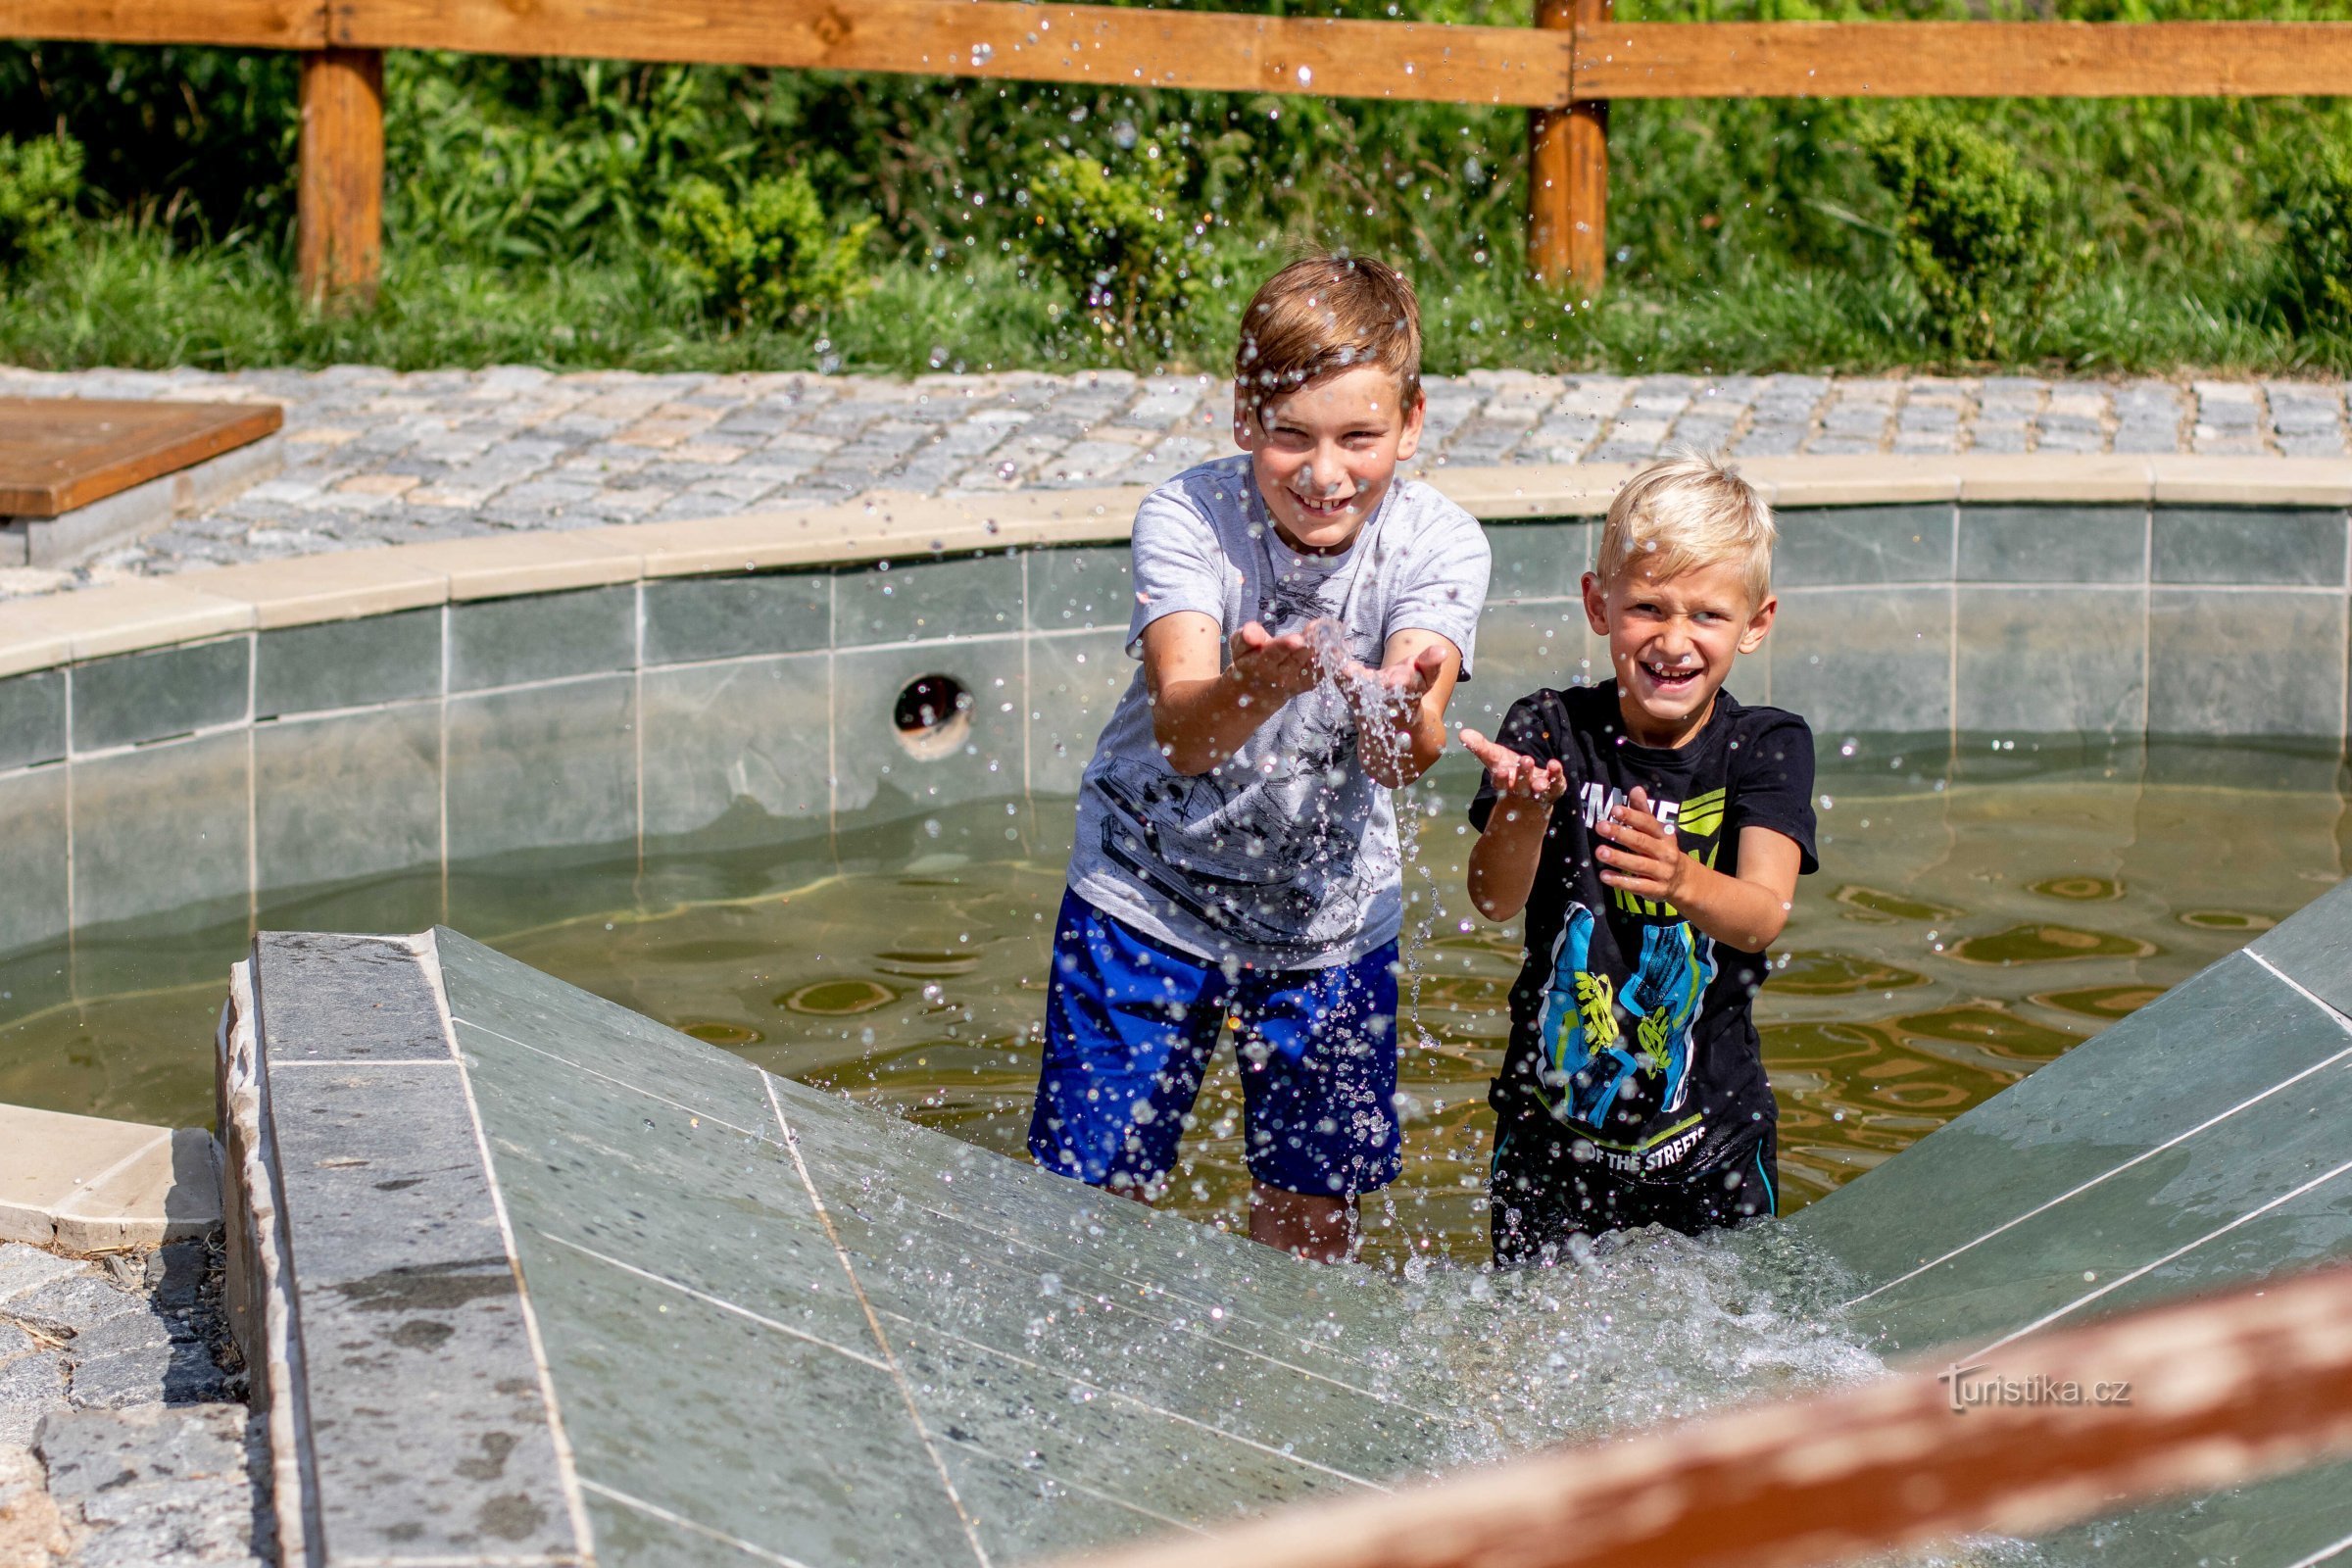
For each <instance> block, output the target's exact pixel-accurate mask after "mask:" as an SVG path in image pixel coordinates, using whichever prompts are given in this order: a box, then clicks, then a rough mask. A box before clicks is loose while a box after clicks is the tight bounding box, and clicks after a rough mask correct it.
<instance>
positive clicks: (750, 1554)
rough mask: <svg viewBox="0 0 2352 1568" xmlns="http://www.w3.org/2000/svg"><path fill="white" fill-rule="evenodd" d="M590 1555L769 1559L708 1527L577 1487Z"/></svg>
mask: <svg viewBox="0 0 2352 1568" xmlns="http://www.w3.org/2000/svg"><path fill="white" fill-rule="evenodd" d="M582 1492H583V1496H582V1501H583V1503H584V1504H585V1506H586V1507H587V1510H588V1528H589V1531H590V1533H591V1534H592V1535H594V1536H595V1537H596V1560H597V1561H598V1562H599V1563H604V1564H611V1565H612V1568H772V1565H773V1563H774V1559H773V1558H771V1557H765V1556H761V1555H760V1554H759V1553H757V1552H755V1551H753V1550H751V1549H749V1548H747V1547H744V1546H740V1545H737V1544H733V1543H732V1542H729V1541H727V1540H725V1539H723V1538H722V1537H720V1536H718V1535H716V1534H715V1533H713V1532H711V1531H710V1530H709V1529H707V1528H705V1529H697V1528H694V1527H692V1526H689V1525H684V1524H679V1523H677V1522H675V1521H673V1520H670V1519H664V1518H662V1517H661V1516H659V1515H658V1514H655V1513H652V1512H650V1511H648V1510H647V1509H646V1508H645V1507H644V1506H643V1505H642V1504H639V1503H635V1502H634V1501H633V1500H628V1501H624V1500H620V1499H617V1498H615V1497H613V1496H611V1495H608V1494H606V1493H602V1492H599V1491H597V1490H596V1489H594V1488H592V1487H591V1488H583V1489H582Z"/></svg>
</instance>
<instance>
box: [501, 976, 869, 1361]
mask: <svg viewBox="0 0 2352 1568" xmlns="http://www.w3.org/2000/svg"><path fill="white" fill-rule="evenodd" d="M458 1039H459V1043H460V1045H461V1047H462V1048H463V1049H464V1051H465V1054H466V1064H467V1068H468V1071H469V1072H470V1073H471V1075H472V1079H473V1086H474V1095H475V1099H476V1103H477V1105H478V1107H479V1109H480V1113H481V1117H482V1127H483V1131H484V1133H485V1135H486V1136H487V1137H488V1138H489V1140H490V1149H491V1154H492V1156H493V1158H494V1159H496V1160H497V1162H498V1168H499V1180H500V1185H501V1187H502V1189H503V1190H504V1192H505V1193H506V1198H507V1206H508V1210H509V1212H510V1213H511V1214H512V1215H513V1216H514V1218H515V1223H516V1224H518V1225H524V1226H529V1227H531V1228H533V1229H535V1230H537V1231H540V1232H543V1233H545V1234H546V1235H549V1236H552V1237H556V1238H558V1239H560V1240H562V1241H564V1242H567V1243H570V1244H572V1245H574V1246H576V1247H579V1248H584V1249H586V1250H589V1251H592V1252H597V1253H602V1254H603V1255H605V1256H607V1257H610V1258H615V1259H618V1260H619V1261H620V1262H623V1263H626V1264H628V1265H630V1266H631V1267H635V1268H640V1269H644V1270H646V1271H648V1272H649V1273H654V1274H658V1275H660V1276H662V1278H664V1279H668V1280H674V1281H677V1282H678V1283H680V1284H683V1285H687V1286H690V1287H692V1288H694V1289H696V1290H699V1291H703V1292H706V1293H710V1294H714V1295H721V1296H724V1297H726V1298H727V1299H729V1300H732V1301H734V1302H736V1303H737V1304H738V1305H741V1306H745V1307H748V1308H750V1309H751V1310H753V1311H756V1312H758V1313H760V1315H761V1316H763V1317H765V1318H768V1319H770V1320H771V1321H774V1322H779V1323H782V1324H784V1325H786V1326H787V1327H789V1328H792V1329H794V1330H797V1331H799V1332H800V1333H802V1334H806V1335H809V1336H810V1337H812V1338H815V1339H818V1340H822V1341H824V1342H825V1343H827V1344H830V1345H835V1346H841V1347H845V1348H853V1349H858V1350H860V1351H861V1352H864V1353H870V1352H871V1350H872V1345H871V1343H870V1342H871V1334H870V1330H869V1329H868V1326H867V1323H866V1319H865V1315H864V1313H863V1311H862V1310H861V1309H860V1307H859V1306H858V1300H857V1297H856V1295H855V1294H854V1293H853V1292H852V1290H851V1289H850V1282H849V1277H848V1275H847V1274H846V1273H844V1272H843V1270H842V1267H841V1262H840V1259H839V1258H838V1257H837V1256H836V1254H835V1253H834V1250H833V1245H832V1242H831V1241H830V1240H829V1239H828V1237H827V1235H826V1232H825V1228H824V1226H823V1224H822V1222H821V1221H820V1220H819V1219H818V1218H817V1215H816V1209H815V1205H814V1204H813V1203H812V1202H811V1201H810V1200H809V1192H808V1188H807V1187H806V1186H805V1185H804V1184H803V1183H802V1181H801V1179H800V1175H799V1171H798V1168H797V1167H796V1166H795V1165H794V1163H793V1160H792V1156H791V1154H790V1152H788V1151H787V1150H786V1149H785V1148H784V1145H783V1142H782V1140H781V1138H779V1137H778V1136H776V1134H775V1132H774V1125H775V1124H774V1120H773V1118H772V1117H769V1118H766V1125H765V1126H764V1127H761V1126H760V1125H759V1124H758V1123H756V1122H755V1123H754V1124H753V1125H752V1126H751V1127H749V1128H745V1127H743V1126H741V1122H742V1121H747V1120H750V1119H751V1118H750V1117H749V1116H748V1115H747V1116H744V1117H740V1118H738V1122H737V1125H729V1124H728V1123H727V1122H725V1121H721V1120H719V1119H718V1118H716V1117H713V1116H710V1115H707V1114H704V1113H702V1112H701V1111H699V1110H694V1109H687V1108H682V1107H681V1106H680V1104H679V1103H678V1100H679V1097H676V1096H668V1097H662V1098H656V1096H655V1095H654V1094H650V1093H640V1092H636V1091H632V1090H629V1089H626V1088H623V1087H621V1086H619V1085H616V1084H615V1083H613V1081H612V1080H611V1079H608V1078H599V1077H595V1076H592V1075H591V1074H589V1073H588V1072H586V1071H584V1070H581V1069H578V1068H577V1067H575V1066H573V1065H572V1064H570V1063H568V1062H566V1061H564V1060H563V1059H561V1058H556V1057H549V1056H541V1055H535V1054H531V1053H529V1052H527V1051H524V1050H522V1049H521V1048H519V1047H516V1046H513V1045H511V1044H509V1043H507V1042H505V1041H502V1040H500V1039H498V1038H496V1037H494V1036H491V1035H488V1034H486V1033H485V1032H484V1031H483V1029H482V1028H481V1027H479V1026H477V1025H474V1024H472V1023H461V1024H460V1025H458ZM748 1081H750V1082H753V1083H757V1082H758V1077H757V1075H756V1074H750V1075H748ZM745 1109H746V1110H747V1111H764V1110H765V1109H766V1106H765V1104H764V1103H759V1104H756V1105H747V1106H746V1107H745Z"/></svg>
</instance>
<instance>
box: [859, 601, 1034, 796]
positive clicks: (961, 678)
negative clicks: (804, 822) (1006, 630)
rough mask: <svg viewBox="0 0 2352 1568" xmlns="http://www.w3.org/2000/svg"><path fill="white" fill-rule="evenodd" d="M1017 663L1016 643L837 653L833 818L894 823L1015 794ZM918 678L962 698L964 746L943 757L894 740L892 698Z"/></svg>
mask: <svg viewBox="0 0 2352 1568" xmlns="http://www.w3.org/2000/svg"><path fill="white" fill-rule="evenodd" d="M1024 663H1025V661H1024V658H1023V653H1022V648H1021V640H1020V639H1019V638H1017V637H991V638H987V639H984V640H973V641H961V642H952V643H939V644H931V645H921V646H914V647H905V648H868V649H859V650H857V651H855V652H849V653H840V654H836V655H835V656H834V659H833V772H834V776H835V778H836V780H837V782H836V783H835V785H834V797H833V809H834V810H835V811H836V812H837V813H840V814H841V815H843V816H847V815H849V814H850V813H852V812H864V813H866V814H868V815H869V816H873V817H880V818H897V817H904V816H911V815H919V814H922V813H926V812H929V811H933V810H936V809H939V808H941V807H943V806H956V805H960V804H963V803H965V802H969V801H985V800H995V799H998V798H1001V797H1006V796H1015V795H1019V794H1021V793H1022V792H1023V791H1024V789H1025V788H1026V780H1025V777H1024V758H1023V755H1022V754H1023V750H1024V745H1025V742H1026V739H1027V734H1028V725H1027V714H1028V711H1029V703H1028V689H1027V681H1026V679H1025V676H1024ZM925 675H944V676H947V677H949V678H951V679H953V680H955V681H956V683H957V684H958V685H959V686H960V687H961V688H962V690H963V691H964V693H965V694H966V696H967V698H968V699H969V705H968V708H967V710H966V717H967V719H968V725H967V726H965V727H964V728H962V729H961V730H960V731H959V733H961V734H962V735H963V739H962V741H961V742H960V744H957V745H956V746H955V747H954V749H953V750H951V751H950V752H949V753H948V754H947V755H946V756H941V757H918V756H915V755H912V754H911V753H909V752H908V751H907V748H906V747H905V746H904V745H902V744H901V743H900V740H899V734H898V725H897V722H896V718H895V715H896V712H897V709H898V702H899V694H900V692H901V691H902V690H903V689H904V688H905V687H906V686H907V684H908V683H909V682H911V681H913V680H915V679H916V678H918V677H920V676H925Z"/></svg>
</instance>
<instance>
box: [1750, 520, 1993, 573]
mask: <svg viewBox="0 0 2352 1568" xmlns="http://www.w3.org/2000/svg"><path fill="white" fill-rule="evenodd" d="M1953 512H1954V509H1953V507H1952V506H1951V505H1950V504H1949V503H1947V502H1941V501H1938V502H1935V503H1933V504H1927V505H1919V506H1899V507H1792V508H1788V509H1785V510H1783V511H1781V512H1780V513H1779V514H1778V515H1777V520H1778V521H1779V523H1780V529H1781V542H1780V546H1779V548H1778V549H1777V550H1776V551H1775V552H1774V553H1773V586H1774V587H1775V588H1813V587H1825V586H1830V585H1833V584H1838V585H1842V584H1849V583H1853V584H1867V583H1883V582H1949V581H1951V577H1952V517H1953Z"/></svg>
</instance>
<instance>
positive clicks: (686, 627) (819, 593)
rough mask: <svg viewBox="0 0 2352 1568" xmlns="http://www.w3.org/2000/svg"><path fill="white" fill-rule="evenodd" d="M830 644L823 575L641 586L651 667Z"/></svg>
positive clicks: (827, 583) (829, 604)
mask: <svg viewBox="0 0 2352 1568" xmlns="http://www.w3.org/2000/svg"><path fill="white" fill-rule="evenodd" d="M832 640H833V579H832V577H830V576H829V575H827V574H826V573H823V572H792V571H788V572H758V573H752V572H746V573H742V574H740V575H737V576H731V577H672V578H666V579H662V580H660V581H653V582H648V583H647V584H646V585H645V662H646V663H648V664H649V665H650V664H684V663H691V662H695V661H698V660H705V659H738V658H742V657H745V656H748V655H753V654H797V653H803V652H806V651H808V650H809V649H812V648H823V647H825V646H826V645H827V644H829V643H830V642H831V641H832Z"/></svg>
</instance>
